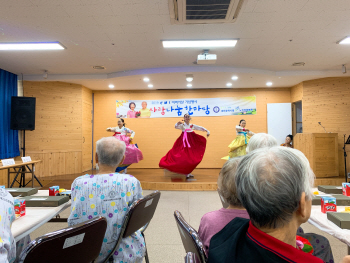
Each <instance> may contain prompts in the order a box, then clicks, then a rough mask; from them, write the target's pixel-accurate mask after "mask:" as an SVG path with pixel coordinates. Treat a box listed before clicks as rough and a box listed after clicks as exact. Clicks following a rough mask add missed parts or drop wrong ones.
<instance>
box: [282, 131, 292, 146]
mask: <svg viewBox="0 0 350 263" xmlns="http://www.w3.org/2000/svg"><path fill="white" fill-rule="evenodd" d="M292 143H293V135H291V134H289V135H287V137H286V140H285V141H284V143H282V144H281V146H284V147H290V148H294V147H293V145H292Z"/></svg>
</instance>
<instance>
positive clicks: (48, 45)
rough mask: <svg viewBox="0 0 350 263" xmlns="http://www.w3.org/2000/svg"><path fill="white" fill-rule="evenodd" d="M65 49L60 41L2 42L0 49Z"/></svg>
mask: <svg viewBox="0 0 350 263" xmlns="http://www.w3.org/2000/svg"><path fill="white" fill-rule="evenodd" d="M62 49H65V47H64V46H62V44H60V43H59V42H46V43H40V42H38V43H0V50H62Z"/></svg>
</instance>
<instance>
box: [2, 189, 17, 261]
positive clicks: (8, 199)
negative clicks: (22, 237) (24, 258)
mask: <svg viewBox="0 0 350 263" xmlns="http://www.w3.org/2000/svg"><path fill="white" fill-rule="evenodd" d="M13 202H14V200H13V197H12V195H11V194H10V193H9V192H7V191H6V190H5V189H0V213H1V214H0V262H6V263H7V262H9V263H11V262H14V261H15V259H16V243H15V239H14V238H13V236H12V232H11V225H12V222H13V221H14V220H15V209H14V203H13Z"/></svg>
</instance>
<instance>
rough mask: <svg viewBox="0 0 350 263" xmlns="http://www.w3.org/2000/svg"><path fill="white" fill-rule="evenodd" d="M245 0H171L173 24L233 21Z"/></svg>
mask: <svg viewBox="0 0 350 263" xmlns="http://www.w3.org/2000/svg"><path fill="white" fill-rule="evenodd" d="M244 1H245V0H169V10H170V17H171V22H172V23H173V24H213V23H233V22H235V20H236V19H237V16H238V14H239V12H240V10H241V8H242V5H243V2H244Z"/></svg>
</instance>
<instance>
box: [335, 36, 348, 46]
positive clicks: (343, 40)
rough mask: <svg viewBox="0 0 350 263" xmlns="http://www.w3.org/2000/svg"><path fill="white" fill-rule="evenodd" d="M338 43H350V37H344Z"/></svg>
mask: <svg viewBox="0 0 350 263" xmlns="http://www.w3.org/2000/svg"><path fill="white" fill-rule="evenodd" d="M337 44H341V45H346V44H350V37H346V38H343V39H342V40H340V41H338V42H337Z"/></svg>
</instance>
